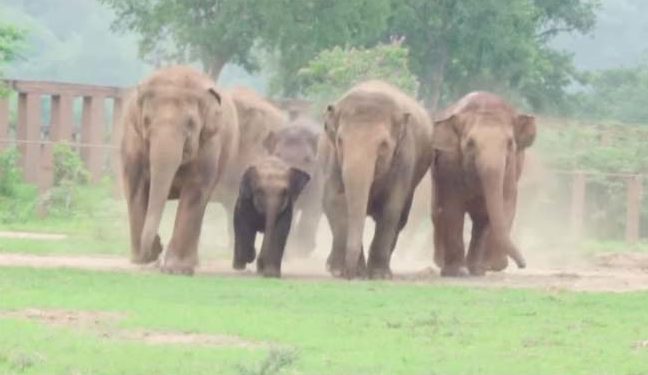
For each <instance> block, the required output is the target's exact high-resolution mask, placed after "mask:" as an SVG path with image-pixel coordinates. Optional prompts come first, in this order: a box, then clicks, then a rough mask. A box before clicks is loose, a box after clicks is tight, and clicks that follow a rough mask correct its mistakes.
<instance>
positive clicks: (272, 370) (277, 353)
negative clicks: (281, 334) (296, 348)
mask: <svg viewBox="0 0 648 375" xmlns="http://www.w3.org/2000/svg"><path fill="white" fill-rule="evenodd" d="M296 359H297V356H296V355H295V353H294V352H292V351H288V350H280V349H272V350H270V353H268V356H267V357H266V358H265V359H264V360H263V361H262V362H261V363H260V364H259V365H258V366H257V367H255V368H249V367H246V366H241V367H240V368H239V374H240V375H278V374H281V373H283V370H284V369H286V368H288V367H290V366H291V365H292V364H293V363H294V362H295V360H296Z"/></svg>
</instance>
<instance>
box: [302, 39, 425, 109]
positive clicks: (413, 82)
mask: <svg viewBox="0 0 648 375" xmlns="http://www.w3.org/2000/svg"><path fill="white" fill-rule="evenodd" d="M408 64H409V50H408V49H407V48H405V47H403V46H402V45H401V43H400V42H395V43H391V44H379V45H377V46H376V47H373V48H368V49H364V48H340V47H335V48H333V49H328V50H324V51H322V52H320V53H319V54H318V55H317V56H316V57H315V58H314V59H313V60H311V61H310V62H309V63H308V65H306V67H304V68H302V69H301V70H300V71H299V77H300V79H301V80H302V81H303V86H304V88H305V89H304V91H305V92H304V93H305V94H306V96H307V97H308V98H310V99H311V100H313V101H314V102H315V103H317V104H323V103H326V102H329V101H331V100H334V99H335V98H337V97H339V96H340V95H342V94H343V93H344V92H345V91H347V90H348V89H349V88H351V87H352V86H353V85H355V84H357V83H359V82H362V81H366V80H369V79H380V80H384V81H387V82H389V83H391V84H393V85H395V86H397V87H399V88H400V89H402V90H403V91H405V92H407V93H408V94H410V95H412V96H414V97H416V96H417V93H418V88H419V82H418V80H417V79H416V76H415V75H414V74H412V72H410V70H409V68H408Z"/></svg>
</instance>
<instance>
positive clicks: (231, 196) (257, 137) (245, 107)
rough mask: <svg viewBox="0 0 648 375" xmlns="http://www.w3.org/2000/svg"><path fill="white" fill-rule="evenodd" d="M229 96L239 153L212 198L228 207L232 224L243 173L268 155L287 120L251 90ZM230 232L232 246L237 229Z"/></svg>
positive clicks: (229, 229) (236, 89) (236, 92)
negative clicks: (271, 140) (273, 138)
mask: <svg viewBox="0 0 648 375" xmlns="http://www.w3.org/2000/svg"><path fill="white" fill-rule="evenodd" d="M229 94H230V95H231V97H232V100H233V102H234V106H235V108H236V112H237V116H238V125H239V126H238V129H239V143H238V153H237V154H236V155H235V157H234V158H233V160H232V162H231V163H229V165H228V167H227V169H226V171H225V174H224V176H223V179H222V181H221V182H220V183H219V185H218V186H217V188H216V190H215V192H214V194H213V197H212V199H213V200H215V201H217V202H220V203H221V204H222V205H223V206H224V207H225V210H226V211H227V214H228V217H229V219H228V222H229V223H230V224H231V222H232V220H231V218H232V217H233V214H234V205H235V203H236V199H237V197H238V192H239V186H240V183H241V178H243V174H244V173H245V171H246V170H247V168H249V167H250V165H252V163H254V162H255V161H257V160H258V159H260V158H264V157H266V156H268V155H269V153H268V150H267V147H266V143H267V142H268V139H269V138H270V137H271V136H272V134H273V133H274V132H276V131H278V130H279V129H281V128H282V127H283V126H284V125H285V122H286V120H285V116H284V114H283V112H282V111H281V110H280V109H278V108H276V107H275V106H274V105H272V104H271V103H270V102H268V101H267V100H266V99H264V98H263V97H261V96H260V95H258V94H257V93H256V92H254V91H252V90H250V89H247V88H243V87H238V88H234V89H231V90H229ZM228 231H229V241H230V245H232V246H233V241H234V229H233V227H232V226H231V225H228ZM232 246H229V248H231V247H232Z"/></svg>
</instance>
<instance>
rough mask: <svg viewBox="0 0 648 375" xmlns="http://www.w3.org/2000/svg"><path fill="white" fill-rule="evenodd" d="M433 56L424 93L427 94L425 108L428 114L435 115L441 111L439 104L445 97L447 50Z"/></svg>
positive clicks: (426, 76)
mask: <svg viewBox="0 0 648 375" xmlns="http://www.w3.org/2000/svg"><path fill="white" fill-rule="evenodd" d="M432 56H433V57H431V58H430V60H431V61H430V66H429V68H428V71H427V74H426V75H425V78H424V82H423V84H424V85H425V86H426V87H425V90H424V92H426V93H427V95H426V98H425V107H426V109H427V110H428V112H430V113H435V112H437V110H438V109H439V102H440V100H441V95H443V85H444V83H445V70H446V65H447V60H448V53H447V51H446V49H445V48H442V49H441V50H440V51H438V53H435V54H432Z"/></svg>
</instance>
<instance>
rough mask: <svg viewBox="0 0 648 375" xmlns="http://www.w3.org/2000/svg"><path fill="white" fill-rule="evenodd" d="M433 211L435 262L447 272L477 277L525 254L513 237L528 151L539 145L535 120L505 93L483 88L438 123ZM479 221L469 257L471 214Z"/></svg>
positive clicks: (474, 223) (475, 223)
mask: <svg viewBox="0 0 648 375" xmlns="http://www.w3.org/2000/svg"><path fill="white" fill-rule="evenodd" d="M434 132H435V137H434V142H433V144H434V152H435V156H434V163H433V166H432V171H433V176H434V177H433V178H434V183H433V190H434V193H433V205H434V208H433V215H432V220H433V223H434V245H435V256H434V258H435V262H436V264H437V265H438V266H439V267H440V268H441V273H442V275H444V276H462V275H465V274H466V270H465V266H466V265H467V266H468V270H469V271H470V273H471V274H473V275H483V274H484V273H485V272H486V271H487V270H493V271H500V270H503V269H505V268H506V267H507V265H508V259H507V256H510V257H512V258H513V259H514V260H515V262H516V263H517V265H518V267H520V268H524V267H525V266H526V263H525V260H524V258H523V257H522V255H521V254H520V252H519V250H518V248H517V247H516V246H515V245H514V244H513V242H512V241H511V238H510V231H511V226H512V224H513V219H514V217H515V211H516V204H517V191H518V190H517V189H518V186H517V185H518V179H519V177H520V174H521V171H522V167H523V163H524V151H525V150H526V149H527V148H528V147H529V146H531V145H532V144H533V141H534V139H535V135H536V126H535V119H534V117H532V116H529V115H525V114H518V113H517V112H516V111H515V110H514V109H513V107H511V106H510V105H509V104H508V103H506V102H505V101H504V100H503V99H501V98H500V97H498V96H496V95H493V94H490V93H485V92H476V93H472V94H469V95H467V96H465V97H464V98H462V99H461V100H460V101H459V102H457V103H456V104H454V105H453V106H451V107H450V108H448V109H447V110H446V111H444V112H443V113H442V114H441V115H440V116H439V118H438V120H437V121H435V128H434ZM466 213H468V215H470V218H471V220H472V234H471V240H470V245H469V249H468V257H467V259H465V251H464V242H463V228H464V216H465V214H466Z"/></svg>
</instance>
